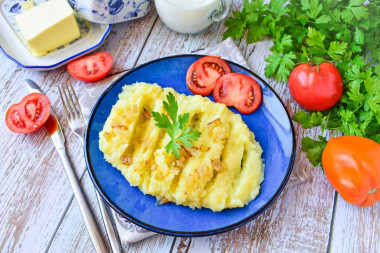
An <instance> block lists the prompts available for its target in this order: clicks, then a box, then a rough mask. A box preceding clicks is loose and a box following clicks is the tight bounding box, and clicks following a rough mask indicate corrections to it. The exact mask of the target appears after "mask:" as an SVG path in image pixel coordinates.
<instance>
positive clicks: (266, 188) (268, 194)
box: [85, 55, 295, 236]
mask: <svg viewBox="0 0 380 253" xmlns="http://www.w3.org/2000/svg"><path fill="white" fill-rule="evenodd" d="M200 57H201V56H194V55H182V56H174V57H168V58H162V59H158V60H155V61H152V62H149V63H146V64H144V65H141V66H139V67H137V68H135V69H133V70H131V71H130V72H128V73H126V74H125V75H124V76H122V77H121V78H119V79H118V80H117V81H116V82H114V83H113V84H112V85H111V86H110V87H109V88H108V89H107V90H106V91H105V92H104V93H103V94H102V96H101V97H100V98H99V100H98V102H97V103H96V105H95V107H94V108H93V110H92V113H91V115H90V119H89V124H88V127H87V131H86V140H85V156H86V162H87V165H88V170H89V173H90V176H91V178H92V180H93V182H94V184H95V186H96V188H97V189H98V191H99V192H100V193H101V194H102V196H103V197H104V198H105V199H106V201H107V202H108V203H109V204H110V205H111V206H112V207H113V208H114V209H115V210H116V211H117V212H118V213H120V214H121V215H122V216H124V217H125V218H127V219H128V220H130V221H132V222H134V223H136V224H138V225H140V226H142V227H144V228H146V229H149V230H152V231H155V232H158V233H163V234H168V235H174V236H206V235H212V234H217V233H221V232H224V231H228V230H231V229H233V228H236V227H238V226H241V225H243V224H245V223H247V222H248V221H250V220H252V219H254V218H255V217H257V216H258V215H259V214H260V213H262V212H263V211H264V210H265V209H266V208H268V207H269V206H270V205H271V204H272V203H273V202H274V200H275V199H276V198H277V197H278V196H279V194H280V192H281V191H282V190H283V188H284V186H285V184H286V182H287V180H288V178H289V175H290V172H291V170H292V166H293V161H294V153H295V138H294V130H293V125H292V123H291V119H290V117H289V114H288V112H287V111H286V109H285V107H284V105H283V103H282V102H281V100H280V99H279V97H278V96H277V95H276V93H275V92H274V91H273V90H272V89H271V88H270V87H269V86H268V84H266V83H265V82H264V81H263V80H262V79H261V78H260V77H258V76H257V75H255V74H254V73H252V72H251V71H249V70H248V69H246V68H244V67H241V66H239V65H237V64H234V63H232V62H229V64H230V66H231V69H232V71H233V72H238V73H244V74H246V75H249V76H252V77H253V78H254V79H256V81H257V82H258V83H259V84H260V86H261V89H262V92H263V101H262V104H261V105H260V107H259V108H258V110H256V111H255V112H254V113H252V114H249V115H242V118H243V120H244V121H245V123H246V124H247V125H248V127H249V128H250V129H251V130H252V131H253V132H254V133H255V135H256V140H257V141H259V142H260V144H261V147H262V148H263V150H264V153H263V158H264V163H265V180H264V182H263V183H262V184H261V190H260V194H259V195H258V196H257V198H256V199H254V200H253V201H251V202H250V203H249V204H248V205H247V206H245V207H242V208H235V209H227V210H224V211H221V212H213V211H211V210H210V209H205V208H203V209H197V210H192V209H190V208H189V207H186V206H177V205H175V204H173V203H168V204H164V205H161V206H157V205H156V198H155V197H152V196H149V195H144V194H143V193H142V192H141V191H140V190H139V189H138V188H137V187H131V186H130V185H129V183H128V181H127V180H126V179H125V178H124V177H123V175H122V174H121V172H119V171H118V170H117V169H115V168H113V167H112V165H111V164H109V163H108V162H106V161H105V160H104V158H103V153H102V152H101V151H100V150H99V145H98V142H99V132H100V131H101V130H102V129H103V125H104V123H105V121H106V119H107V117H108V115H109V114H110V111H111V109H112V105H114V104H115V103H116V101H117V100H118V94H119V93H120V92H121V91H122V87H123V86H124V85H125V84H133V83H135V82H147V83H158V84H159V85H161V86H162V87H172V88H174V89H175V90H176V91H177V92H179V93H184V94H187V95H192V94H191V92H190V91H189V90H188V89H187V87H186V82H185V77H186V71H187V69H188V67H189V66H190V65H191V64H192V63H193V62H194V61H196V60H197V59H199V58H200ZM210 98H211V99H212V100H213V98H212V96H211V97H210ZM231 110H232V111H233V112H235V113H238V111H237V110H235V109H231Z"/></svg>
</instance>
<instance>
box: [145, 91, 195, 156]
mask: <svg viewBox="0 0 380 253" xmlns="http://www.w3.org/2000/svg"><path fill="white" fill-rule="evenodd" d="M166 99H167V100H168V101H167V102H166V101H164V102H163V104H164V109H165V111H166V112H167V113H168V114H169V117H170V119H171V121H170V120H169V117H168V116H167V115H166V114H164V113H159V112H152V116H153V119H154V120H155V121H156V126H158V127H159V128H163V129H166V132H167V133H168V135H169V136H170V138H171V140H170V141H169V143H168V144H167V145H166V146H165V150H166V152H167V153H168V154H169V153H173V155H174V156H175V157H176V158H177V159H178V158H179V153H180V152H179V150H180V148H181V145H180V144H179V143H180V142H181V143H182V145H183V146H185V147H192V144H191V142H190V141H196V140H197V139H198V138H199V137H200V136H201V132H199V131H194V130H191V128H190V127H186V123H187V122H188V121H189V113H184V114H181V115H177V114H178V103H177V100H176V99H175V96H174V95H173V93H171V92H169V93H168V95H167V96H166Z"/></svg>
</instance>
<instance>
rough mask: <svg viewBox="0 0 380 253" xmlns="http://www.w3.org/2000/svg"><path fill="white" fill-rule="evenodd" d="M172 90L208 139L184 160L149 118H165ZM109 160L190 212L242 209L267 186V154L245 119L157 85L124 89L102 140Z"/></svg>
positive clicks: (185, 152) (132, 180)
mask: <svg viewBox="0 0 380 253" xmlns="http://www.w3.org/2000/svg"><path fill="white" fill-rule="evenodd" d="M169 92H172V93H173V94H174V95H175V97H176V99H177V102H178V106H179V111H178V114H183V113H189V114H190V118H189V121H188V124H189V125H190V126H191V128H192V129H194V130H198V131H200V132H201V133H202V135H201V136H200V138H199V139H198V140H197V141H193V142H192V144H193V147H192V148H185V147H183V148H181V153H180V157H179V159H176V158H175V156H174V155H172V154H167V153H166V151H165V146H166V144H167V143H168V142H169V141H170V137H169V136H168V135H167V134H166V131H165V129H160V128H158V127H157V126H155V121H154V119H153V118H152V117H151V112H152V111H156V112H163V111H164V109H163V101H164V100H166V95H167V94H168V93H169ZM99 137H100V140H99V147H100V150H101V151H102V152H103V153H104V157H105V159H106V160H107V161H108V162H109V163H111V164H112V165H113V166H114V167H115V168H117V169H118V170H120V171H121V172H122V174H123V175H124V177H125V178H126V179H127V180H128V181H129V183H130V184H131V185H133V186H137V187H139V188H140V190H141V191H142V192H143V193H144V194H150V195H153V196H156V198H157V199H158V200H159V201H161V202H162V203H166V202H174V203H176V204H178V205H185V206H189V207H191V208H202V207H206V208H210V209H212V210H213V211H221V210H223V209H225V208H235V207H242V206H244V205H246V204H248V202H249V201H251V200H253V199H254V198H255V197H256V196H257V195H258V194H259V190H260V183H261V182H262V181H263V180H264V165H263V162H262V159H261V154H262V149H261V147H260V145H259V143H258V142H256V141H255V136H254V134H253V133H252V132H251V131H249V129H248V127H247V125H246V124H245V123H244V122H243V121H242V119H241V116H240V115H238V114H234V113H233V112H231V111H230V110H228V108H227V107H226V106H225V105H224V104H219V103H214V102H212V101H211V100H209V99H208V98H206V97H202V96H198V95H196V96H186V95H183V94H178V93H177V92H175V91H174V90H173V89H170V88H165V89H162V88H161V87H160V86H158V85H151V84H146V83H136V84H133V85H125V86H124V87H123V92H122V93H121V94H119V100H118V101H117V103H116V104H115V105H114V106H113V108H112V110H111V113H110V115H109V117H108V119H107V121H106V123H105V125H104V128H103V131H101V132H100V134H99Z"/></svg>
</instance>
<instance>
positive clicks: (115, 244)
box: [95, 189, 123, 253]
mask: <svg viewBox="0 0 380 253" xmlns="http://www.w3.org/2000/svg"><path fill="white" fill-rule="evenodd" d="M95 192H96V196H97V197H98V203H99V207H100V212H101V213H102V216H103V222H104V226H105V227H106V231H107V235H108V240H109V242H110V245H111V249H112V252H113V253H122V252H123V250H122V249H121V247H120V242H119V240H118V238H119V236H118V235H117V234H116V231H115V228H114V226H113V224H112V221H111V217H110V215H109V213H108V208H107V205H106V203H105V201H104V199H103V197H102V196H100V194H99V192H98V191H97V190H96V189H95Z"/></svg>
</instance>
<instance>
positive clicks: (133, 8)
mask: <svg viewBox="0 0 380 253" xmlns="http://www.w3.org/2000/svg"><path fill="white" fill-rule="evenodd" d="M68 1H69V3H70V5H71V7H72V8H73V9H74V11H76V12H77V13H78V15H79V16H80V17H82V18H84V19H87V20H89V21H91V22H94V23H101V24H115V23H120V22H124V21H129V20H133V19H137V18H141V17H144V16H145V15H146V14H147V13H148V12H149V11H150V9H151V7H152V2H153V0H68Z"/></svg>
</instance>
